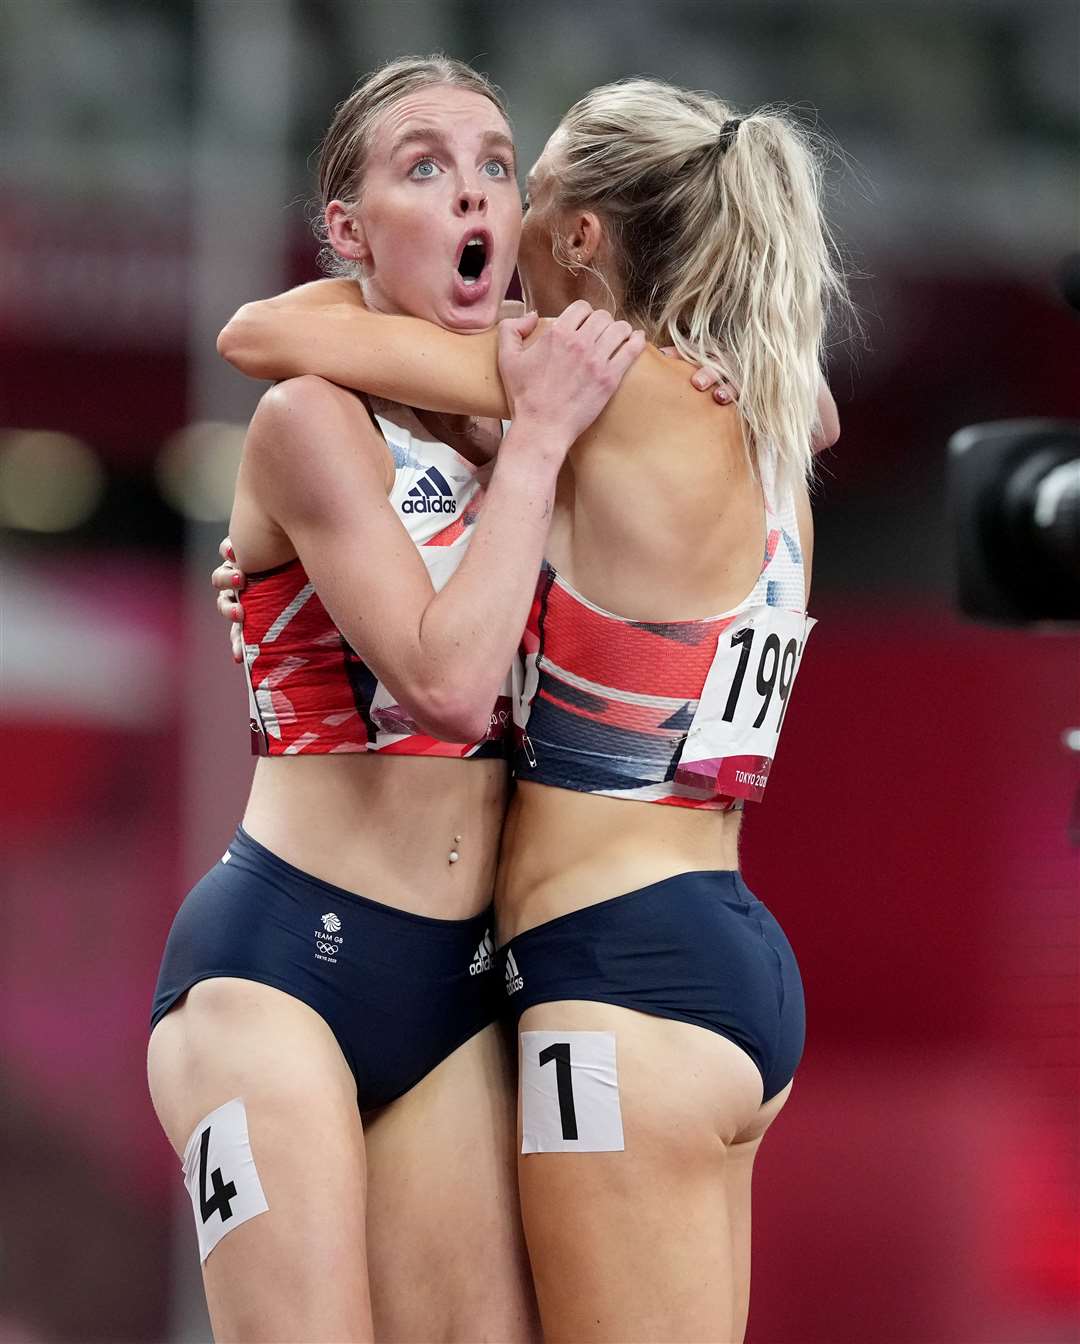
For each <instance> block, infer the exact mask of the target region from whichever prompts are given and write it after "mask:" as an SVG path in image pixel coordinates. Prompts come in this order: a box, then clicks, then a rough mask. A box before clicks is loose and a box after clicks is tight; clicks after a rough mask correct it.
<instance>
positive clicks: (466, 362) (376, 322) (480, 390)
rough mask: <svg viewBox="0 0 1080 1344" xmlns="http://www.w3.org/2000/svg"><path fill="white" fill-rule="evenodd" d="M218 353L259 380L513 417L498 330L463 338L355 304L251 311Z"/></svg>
mask: <svg viewBox="0 0 1080 1344" xmlns="http://www.w3.org/2000/svg"><path fill="white" fill-rule="evenodd" d="M217 348H218V353H219V354H220V355H221V356H222V357H223V358H224V359H226V360H228V362H229V363H230V364H232V365H233V366H234V367H235V368H237V369H239V370H240V371H241V373H245V374H247V375H248V376H249V377H251V378H266V379H284V378H295V377H299V376H300V375H301V374H305V373H311V374H317V375H318V376H319V377H321V378H326V379H327V380H328V381H330V382H332V383H338V384H339V385H340V386H342V387H351V388H355V389H356V390H357V391H362V392H370V393H372V394H373V395H374V396H379V397H386V398H387V399H389V400H392V401H401V402H404V403H406V404H407V405H410V406H416V407H419V408H420V409H422V410H430V411H443V412H448V413H450V414H454V415H481V416H495V417H499V418H505V417H506V416H508V415H509V407H508V405H507V398H506V394H505V392H504V391H503V386H502V382H501V380H500V378H499V369H498V362H497V335H496V332H495V331H486V332H478V333H476V334H475V335H462V334H460V333H458V332H451V331H446V330H444V329H443V328H442V327H437V326H435V325H434V324H433V323H430V322H424V321H422V320H421V319H419V318H414V317H398V316H388V315H385V314H381V313H373V312H371V311H369V310H368V309H366V308H364V307H362V306H359V305H357V304H356V303H353V302H333V303H319V304H318V305H315V306H307V305H303V304H299V303H296V302H294V301H290V300H289V299H288V298H287V296H286V297H285V298H283V299H264V300H261V301H260V302H258V303H249V304H245V305H244V307H243V308H241V309H240V310H239V311H238V312H237V313H236V315H235V316H234V317H233V318H232V320H231V321H230V322H229V323H228V325H227V326H226V327H225V328H224V329H223V331H222V332H221V335H220V336H219V337H218V346H217Z"/></svg>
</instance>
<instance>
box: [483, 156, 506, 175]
mask: <svg viewBox="0 0 1080 1344" xmlns="http://www.w3.org/2000/svg"><path fill="white" fill-rule="evenodd" d="M492 169H494V170H495V171H494V172H492ZM484 172H485V173H486V174H487V175H488V177H507V176H508V175H509V174H508V171H507V167H506V164H505V163H500V162H499V160H498V159H488V161H487V163H485V164H484Z"/></svg>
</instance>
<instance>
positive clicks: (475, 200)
mask: <svg viewBox="0 0 1080 1344" xmlns="http://www.w3.org/2000/svg"><path fill="white" fill-rule="evenodd" d="M486 210H487V196H486V195H485V194H484V193H483V192H482V191H479V190H476V191H469V190H467V189H465V188H462V190H461V191H459V192H458V198H457V212H458V214H459V215H475V214H480V215H482V214H483V213H484V212H485V211H486Z"/></svg>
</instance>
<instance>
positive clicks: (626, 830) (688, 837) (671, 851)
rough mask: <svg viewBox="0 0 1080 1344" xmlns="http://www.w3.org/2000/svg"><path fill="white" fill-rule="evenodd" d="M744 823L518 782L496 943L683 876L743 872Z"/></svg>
mask: <svg viewBox="0 0 1080 1344" xmlns="http://www.w3.org/2000/svg"><path fill="white" fill-rule="evenodd" d="M741 817H742V814H741V812H701V811H696V810H693V809H684V808H675V807H662V806H656V805H654V804H649V803H642V802H636V801H632V800H627V799H621V798H608V797H605V796H603V795H597V794H591V793H577V792H572V791H570V790H567V789H558V788H550V787H547V786H545V785H539V784H528V783H524V782H520V783H519V785H518V788H517V790H516V792H515V794H514V798H513V801H512V803H511V806H510V810H509V813H508V814H507V820H506V825H505V828H504V831H503V844H502V851H501V854H500V860H499V872H498V877H497V880H496V894H495V904H496V912H497V916H498V924H499V937H500V941H504V942H505V941H506V940H507V939H509V938H512V937H513V936H514V935H515V934H518V933H521V932H523V931H524V930H525V929H527V928H532V927H533V926H534V925H537V924H542V923H544V922H546V921H547V920H549V919H555V918H557V917H558V916H559V915H564V914H567V913H568V912H569V911H572V910H580V909H583V908H584V907H585V906H588V905H594V904H596V903H597V902H599V901H605V900H610V899H611V898H612V897H614V896H620V895H623V894H625V893H626V892H629V891H636V890H637V889H638V888H639V887H643V886H647V885H649V884H650V883H653V882H659V881H662V880H663V879H664V878H668V877H674V876H676V875H677V874H679V873H687V872H699V871H705V870H711V869H734V870H737V869H738V865H739V848H738V841H739V826H740V822H741Z"/></svg>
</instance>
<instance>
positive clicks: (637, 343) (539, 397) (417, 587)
mask: <svg viewBox="0 0 1080 1344" xmlns="http://www.w3.org/2000/svg"><path fill="white" fill-rule="evenodd" d="M534 325H535V318H533V319H530V318H523V319H520V320H519V321H517V322H509V323H504V324H503V327H502V329H501V331H500V366H501V368H502V373H503V377H504V378H505V380H506V383H507V387H508V388H509V389H510V390H511V395H512V396H513V397H514V399H515V401H516V404H517V407H518V415H517V418H516V419H515V421H514V424H513V426H512V427H511V429H510V430H509V431H508V433H507V435H506V439H505V440H504V442H503V444H502V447H501V448H500V450H499V453H498V458H497V461H496V464H495V468H494V471H493V474H492V478H491V482H490V484H489V486H488V489H487V494H486V497H485V499H484V505H483V508H482V509H481V510H480V515H479V518H478V520H477V522H476V523H475V525H474V532H473V535H472V539H471V541H470V543H469V547H468V550H467V552H466V554H465V556H464V557H463V559H462V561H461V564H460V565H459V566H458V568H457V570H456V571H455V573H454V574H453V575H452V577H451V578H450V580H449V582H448V583H447V584H446V586H445V587H444V588H443V589H442V590H441V591H440V592H437V593H436V592H435V591H434V590H433V588H432V584H431V580H430V578H429V576H428V572H427V569H426V567H425V565H424V562H423V560H422V559H421V557H420V555H419V553H418V551H417V549H416V546H415V545H414V543H413V541H412V539H411V538H410V536H409V534H408V532H407V531H406V530H405V528H404V526H403V525H402V523H401V520H400V519H399V518H398V516H397V514H396V513H395V511H394V508H393V506H392V505H391V503H390V501H389V499H388V497H387V492H386V479H385V470H386V465H385V464H386V449H385V446H384V445H383V443H382V440H381V438H380V437H379V435H378V432H377V431H376V429H375V427H374V426H373V425H372V423H371V421H370V418H369V417H368V416H367V414H366V412H365V410H364V408H363V406H362V404H361V403H360V402H359V401H358V400H357V399H356V398H355V397H353V396H352V395H350V394H349V393H347V392H344V391H342V389H341V388H339V387H334V386H332V385H331V384H329V383H327V382H325V381H323V380H321V379H318V378H313V377H304V378H300V379H296V380H293V381H289V382H286V383H283V384H281V385H279V386H278V387H275V388H273V389H271V390H270V391H269V392H268V393H267V394H266V396H264V397H263V399H262V402H261V403H260V405H259V408H258V410H257V411H256V413H255V417H254V419H253V421H252V425H251V430H250V433H249V438H248V441H247V443H246V444H245V450H244V461H243V463H242V466H241V481H240V485H239V488H240V489H242V490H243V491H244V492H245V493H246V494H247V495H248V496H249V497H253V498H255V499H257V501H258V503H259V505H260V506H261V508H262V510H263V511H264V512H265V513H266V514H267V515H268V516H269V517H270V518H271V519H272V520H273V522H274V523H276V524H277V526H278V527H279V528H280V529H281V530H282V531H283V532H285V533H286V535H287V536H288V537H289V539H290V541H291V542H292V544H293V546H294V547H295V548H296V553H297V555H298V556H299V558H300V561H301V563H302V565H303V566H304V569H305V571H306V572H307V574H308V577H309V578H310V579H311V581H312V582H313V583H314V585H315V589H316V591H317V592H318V594H319V597H320V599H321V600H322V602H323V605H324V606H325V607H326V609H327V611H328V612H329V613H330V615H331V617H332V619H333V620H334V622H335V624H336V625H337V626H338V628H339V629H340V630H341V632H342V634H344V636H345V638H346V639H347V640H348V641H349V643H350V644H351V645H352V647H353V648H354V649H355V650H356V651H357V653H358V654H360V656H361V657H362V658H363V659H364V661H365V662H366V663H368V665H369V666H370V667H371V668H372V669H373V670H374V671H375V673H376V675H377V676H378V677H379V678H380V680H382V681H383V682H384V683H385V684H386V685H387V686H388V688H389V689H390V690H391V692H392V693H393V694H394V695H395V697H396V698H397V700H398V702H399V703H400V704H402V705H403V706H404V707H405V708H406V709H407V710H408V711H409V713H410V714H411V715H412V717H413V718H414V719H415V720H416V721H417V723H419V724H420V725H421V727H423V728H424V729H425V730H426V731H428V732H431V733H433V734H435V735H436V736H438V737H441V738H443V739H444V740H447V741H475V740H476V739H477V738H479V737H482V736H483V735H484V734H485V733H486V731H487V727H488V722H489V716H490V713H491V707H492V705H493V704H494V703H495V699H496V697H497V695H498V693H499V689H500V687H501V686H502V683H503V681H504V679H505V676H506V671H507V668H509V666H510V664H511V662H512V660H513V656H514V651H515V649H516V648H517V644H518V640H519V638H520V636H521V631H522V630H523V629H524V627H525V621H526V618H527V616H528V612H529V605H530V603H531V602H532V597H533V592H534V589H535V586H536V576H537V573H538V572H539V569H540V562H541V559H542V557H543V550H544V545H545V542H546V540H547V533H548V528H549V526H550V522H551V511H552V500H553V497H554V491H555V480H556V477H557V476H558V472H559V467H560V466H561V465H562V461H563V458H564V457H565V455H566V452H567V451H568V449H569V448H570V445H571V444H572V443H573V442H574V441H575V440H576V439H577V438H578V436H579V435H580V434H581V433H582V432H583V431H584V429H585V428H586V427H587V426H588V425H589V424H590V423H591V422H592V420H593V419H595V417H596V416H597V415H598V414H599V413H600V411H601V410H602V409H603V407H604V406H605V405H606V403H607V401H608V399H609V398H610V397H611V395H612V393H613V392H614V390H615V388H616V387H617V386H618V384H619V381H620V380H621V378H622V376H623V374H624V373H625V372H626V370H627V369H628V368H629V367H630V365H631V364H632V363H633V361H634V359H635V358H636V357H637V355H638V354H639V353H640V351H641V349H642V347H643V345H644V338H643V337H642V336H641V334H640V333H634V334H633V335H631V333H630V328H629V327H628V326H627V325H626V324H625V323H616V322H613V321H612V320H611V318H610V317H608V315H607V314H603V313H592V311H591V310H590V308H589V306H588V305H587V304H575V305H572V307H571V308H570V309H568V310H567V312H566V313H564V314H563V315H562V317H560V318H559V319H558V320H557V321H556V322H555V323H553V324H552V326H551V327H550V328H549V329H548V330H547V331H546V332H544V333H543V334H542V335H541V337H540V339H539V340H537V341H535V342H534V343H532V344H531V345H528V346H527V345H526V344H525V342H524V337H525V336H527V335H529V334H530V333H531V330H532V328H533V327H534ZM234 544H237V543H234ZM237 545H238V544H237ZM237 558H238V560H239V562H240V564H241V565H242V566H243V565H244V563H245V558H244V554H243V551H242V549H241V548H239V545H238V555H237Z"/></svg>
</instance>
